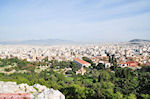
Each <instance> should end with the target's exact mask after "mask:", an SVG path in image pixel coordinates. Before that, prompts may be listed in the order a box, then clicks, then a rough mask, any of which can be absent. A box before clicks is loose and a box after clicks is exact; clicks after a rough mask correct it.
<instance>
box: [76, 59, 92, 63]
mask: <svg viewBox="0 0 150 99" xmlns="http://www.w3.org/2000/svg"><path fill="white" fill-rule="evenodd" d="M74 60H75V61H77V62H79V63H80V64H90V63H88V62H86V61H84V60H81V59H79V58H75V59H74Z"/></svg>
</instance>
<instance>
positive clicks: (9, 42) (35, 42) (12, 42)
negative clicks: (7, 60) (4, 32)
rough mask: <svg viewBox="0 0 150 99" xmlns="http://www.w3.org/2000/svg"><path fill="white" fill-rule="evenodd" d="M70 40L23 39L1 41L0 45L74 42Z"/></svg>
mask: <svg viewBox="0 0 150 99" xmlns="http://www.w3.org/2000/svg"><path fill="white" fill-rule="evenodd" d="M75 43H76V42H74V41H71V40H60V39H46V40H24V41H2V42H0V44H2V45H59V44H75Z"/></svg>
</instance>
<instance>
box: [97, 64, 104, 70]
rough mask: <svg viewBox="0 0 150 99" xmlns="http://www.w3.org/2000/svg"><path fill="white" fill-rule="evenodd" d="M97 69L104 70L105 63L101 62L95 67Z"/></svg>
mask: <svg viewBox="0 0 150 99" xmlns="http://www.w3.org/2000/svg"><path fill="white" fill-rule="evenodd" d="M95 68H96V69H97V70H103V69H105V66H104V64H103V63H99V64H98V65H97V66H96V67H95Z"/></svg>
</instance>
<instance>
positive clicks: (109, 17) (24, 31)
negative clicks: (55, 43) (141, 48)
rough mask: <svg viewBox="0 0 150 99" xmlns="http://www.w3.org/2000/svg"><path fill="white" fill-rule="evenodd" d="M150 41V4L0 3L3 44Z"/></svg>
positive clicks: (86, 0)
mask: <svg viewBox="0 0 150 99" xmlns="http://www.w3.org/2000/svg"><path fill="white" fill-rule="evenodd" d="M48 38H50V39H64V40H74V41H127V40H130V39H134V38H141V39H150V0H0V40H1V41H4V40H30V39H48Z"/></svg>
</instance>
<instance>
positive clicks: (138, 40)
mask: <svg viewBox="0 0 150 99" xmlns="http://www.w3.org/2000/svg"><path fill="white" fill-rule="evenodd" d="M129 42H131V43H140V42H150V40H143V39H133V40H130V41H129Z"/></svg>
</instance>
